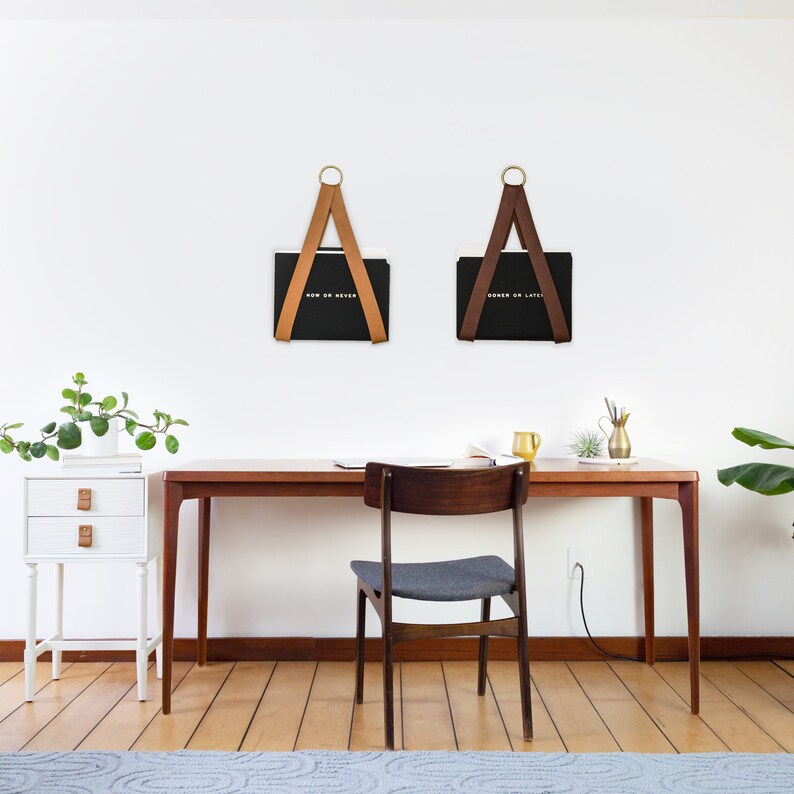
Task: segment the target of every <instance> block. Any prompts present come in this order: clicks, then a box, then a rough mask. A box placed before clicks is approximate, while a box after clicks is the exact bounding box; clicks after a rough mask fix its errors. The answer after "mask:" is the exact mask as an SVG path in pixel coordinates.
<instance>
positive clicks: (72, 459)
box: [61, 452, 141, 477]
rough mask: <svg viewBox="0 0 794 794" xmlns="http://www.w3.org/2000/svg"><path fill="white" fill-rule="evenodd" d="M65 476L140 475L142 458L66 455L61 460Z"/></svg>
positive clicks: (135, 455)
mask: <svg viewBox="0 0 794 794" xmlns="http://www.w3.org/2000/svg"><path fill="white" fill-rule="evenodd" d="M61 465H62V466H63V469H64V474H93V475H95V476H97V477H103V476H107V475H108V474H139V473H140V471H141V456H140V455H138V454H136V453H134V452H133V453H130V454H129V455H106V456H102V457H89V456H87V455H64V456H63V458H62V459H61Z"/></svg>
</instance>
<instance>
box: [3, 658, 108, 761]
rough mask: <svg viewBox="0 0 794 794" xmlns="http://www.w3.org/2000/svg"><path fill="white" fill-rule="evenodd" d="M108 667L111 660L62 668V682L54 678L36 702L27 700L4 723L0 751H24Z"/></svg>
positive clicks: (37, 697)
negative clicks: (27, 701)
mask: <svg viewBox="0 0 794 794" xmlns="http://www.w3.org/2000/svg"><path fill="white" fill-rule="evenodd" d="M108 667H110V663H109V662H94V663H83V664H73V665H70V666H69V667H68V668H67V669H65V670H61V677H60V679H59V680H58V681H50V682H49V683H48V684H47V685H46V686H45V687H43V688H42V689H41V690H40V691H39V692H38V693H37V694H36V698H35V700H34V701H33V702H32V703H23V704H22V705H21V706H20V707H19V708H18V709H17V710H16V711H14V712H13V713H12V714H10V715H9V716H8V717H6V718H5V720H3V722H1V723H0V750H21V749H22V748H23V747H24V746H25V745H26V744H27V743H28V742H29V741H30V740H31V739H32V738H33V737H34V736H35V735H36V734H37V733H38V732H39V731H40V730H42V729H43V728H44V727H45V726H46V725H47V723H49V722H50V720H52V719H54V718H55V717H56V716H57V715H58V714H59V713H60V712H61V711H62V710H63V709H65V708H66V707H67V706H68V705H69V704H70V703H71V702H72V701H73V700H74V699H75V698H76V697H77V696H78V695H79V694H80V693H81V692H82V691H83V690H84V689H85V688H86V687H88V686H90V685H91V684H92V683H93V682H94V681H95V680H96V678H97V676H100V675H102V673H104V672H105V670H107V669H108ZM37 672H38V671H37ZM12 680H13V679H12Z"/></svg>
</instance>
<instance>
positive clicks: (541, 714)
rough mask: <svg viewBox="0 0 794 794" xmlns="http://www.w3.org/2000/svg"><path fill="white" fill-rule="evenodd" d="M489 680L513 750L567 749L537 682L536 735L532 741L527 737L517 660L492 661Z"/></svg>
mask: <svg viewBox="0 0 794 794" xmlns="http://www.w3.org/2000/svg"><path fill="white" fill-rule="evenodd" d="M533 664H534V663H533ZM488 681H489V683H490V685H491V689H492V691H493V693H494V697H495V698H496V702H497V705H498V707H499V711H500V712H501V714H502V719H503V720H504V723H505V726H506V727H507V735H508V736H509V738H510V744H511V745H512V747H513V750H516V751H519V752H536V753H537V752H543V753H564V752H565V744H564V743H563V741H562V739H561V738H560V734H559V733H557V729H556V728H555V727H554V722H552V719H551V717H550V716H549V713H548V711H546V706H545V705H544V703H543V701H542V700H541V697H540V695H539V694H538V690H537V688H536V687H535V684H534V682H533V683H532V685H531V690H532V732H533V735H534V739H533V740H532V741H531V742H525V741H524V731H523V727H522V725H523V723H522V719H521V688H520V685H519V682H518V665H517V664H516V663H515V662H488Z"/></svg>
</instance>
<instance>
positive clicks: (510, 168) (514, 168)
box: [502, 165, 527, 187]
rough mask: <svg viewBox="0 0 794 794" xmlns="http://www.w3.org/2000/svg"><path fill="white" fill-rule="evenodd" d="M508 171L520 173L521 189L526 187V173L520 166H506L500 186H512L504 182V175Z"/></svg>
mask: <svg viewBox="0 0 794 794" xmlns="http://www.w3.org/2000/svg"><path fill="white" fill-rule="evenodd" d="M508 171H520V172H521V187H523V186H524V185H526V183H527V172H526V171H525V170H524V169H523V168H522V167H521V166H520V165H508V166H507V168H505V170H504V171H502V184H503V185H508V184H513V183H512V182H505V174H506V173H507V172H508Z"/></svg>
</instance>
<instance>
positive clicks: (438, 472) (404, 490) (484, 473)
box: [364, 463, 530, 516]
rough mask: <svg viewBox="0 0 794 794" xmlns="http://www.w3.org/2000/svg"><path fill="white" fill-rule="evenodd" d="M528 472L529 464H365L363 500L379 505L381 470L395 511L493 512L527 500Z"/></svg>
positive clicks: (391, 506) (515, 505)
mask: <svg viewBox="0 0 794 794" xmlns="http://www.w3.org/2000/svg"><path fill="white" fill-rule="evenodd" d="M529 471H530V465H529V463H518V464H516V465H515V466H494V467H491V468H487V469H419V468H413V467H409V466H392V465H390V464H388V463H368V464H367V468H366V472H365V475H364V503H365V504H366V505H368V506H369V507H377V508H380V507H382V488H383V484H384V472H386V473H387V478H388V487H389V490H390V499H389V502H390V504H389V507H390V509H391V510H392V511H394V512H397V513H419V514H421V515H435V516H460V515H475V514H478V513H495V512H497V511H499V510H509V509H510V508H513V507H519V506H520V505H523V504H524V502H526V501H527V488H528V486H529ZM517 477H518V479H519V480H520V482H519V483H518V484H517V482H516V478H517Z"/></svg>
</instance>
